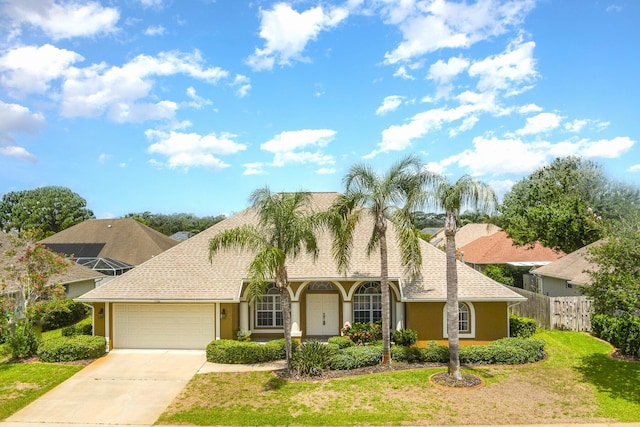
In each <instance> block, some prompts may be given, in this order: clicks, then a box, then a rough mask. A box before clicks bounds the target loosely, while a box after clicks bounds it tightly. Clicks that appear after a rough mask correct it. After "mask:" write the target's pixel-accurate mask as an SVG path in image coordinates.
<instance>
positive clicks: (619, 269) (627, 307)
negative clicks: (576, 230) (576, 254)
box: [584, 210, 640, 317]
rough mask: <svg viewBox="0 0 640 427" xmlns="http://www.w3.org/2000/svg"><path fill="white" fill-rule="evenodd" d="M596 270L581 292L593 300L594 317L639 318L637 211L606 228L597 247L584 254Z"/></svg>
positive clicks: (639, 215) (639, 213)
mask: <svg viewBox="0 0 640 427" xmlns="http://www.w3.org/2000/svg"><path fill="white" fill-rule="evenodd" d="M587 259H588V260H589V261H590V262H591V263H593V264H595V265H596V266H597V268H594V269H593V270H591V271H589V272H588V273H589V275H590V276H591V280H592V283H591V285H590V286H585V287H584V293H585V294H586V295H587V296H589V297H590V298H591V299H592V300H593V311H594V313H595V314H605V315H608V316H620V315H625V314H626V315H633V316H636V317H640V211H638V210H636V211H635V212H634V213H632V214H631V215H630V216H629V217H628V218H625V219H623V220H622V221H620V222H619V223H618V224H617V225H616V226H615V227H610V228H609V229H608V237H607V238H606V239H605V240H604V241H603V243H602V244H601V245H597V246H593V247H591V248H589V250H588V251H587Z"/></svg>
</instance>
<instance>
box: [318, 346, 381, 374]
mask: <svg viewBox="0 0 640 427" xmlns="http://www.w3.org/2000/svg"><path fill="white" fill-rule="evenodd" d="M381 360H382V347H380V346H353V347H347V348H344V349H342V350H340V351H339V352H338V353H336V354H335V355H334V356H333V358H332V359H331V369H335V370H347V369H356V368H362V367H365V366H373V365H377V364H378V363H380V361H381Z"/></svg>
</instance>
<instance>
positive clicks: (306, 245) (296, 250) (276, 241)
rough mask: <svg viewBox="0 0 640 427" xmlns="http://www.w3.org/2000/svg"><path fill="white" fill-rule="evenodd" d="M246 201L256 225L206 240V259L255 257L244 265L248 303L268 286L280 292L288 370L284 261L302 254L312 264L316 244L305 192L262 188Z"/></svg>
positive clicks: (288, 312) (288, 321) (288, 318)
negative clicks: (233, 254) (236, 252)
mask: <svg viewBox="0 0 640 427" xmlns="http://www.w3.org/2000/svg"><path fill="white" fill-rule="evenodd" d="M249 201H250V202H251V206H252V208H253V210H254V211H255V213H256V215H257V217H258V223H257V224H255V225H254V224H246V225H243V226H240V227H236V228H232V229H229V230H225V231H223V232H221V233H220V234H218V235H216V236H215V237H213V238H212V239H211V240H210V241H209V260H211V259H212V258H213V257H214V256H215V254H216V253H217V252H218V251H221V250H225V249H240V250H249V251H252V252H254V253H255V257H254V258H253V260H252V261H251V263H250V264H249V266H248V279H249V284H248V295H249V299H250V301H255V300H256V299H259V298H261V297H262V296H263V295H264V293H265V291H266V288H267V286H268V285H269V283H274V282H275V286H276V287H277V289H278V290H279V292H280V303H281V307H282V317H283V327H284V337H285V343H286V358H287V368H288V369H291V356H292V355H291V307H290V298H289V278H288V276H287V261H289V260H293V259H295V258H296V257H298V256H299V255H300V254H301V253H303V251H304V252H306V253H307V254H310V255H311V256H312V257H313V260H314V261H315V260H316V259H317V257H318V243H317V239H316V236H315V224H316V223H315V221H314V215H313V211H312V210H311V208H310V204H311V194H310V193H307V192H297V193H276V194H272V193H271V191H270V190H269V188H267V187H265V188H262V189H258V190H256V191H254V192H253V193H252V194H251V196H250V198H249Z"/></svg>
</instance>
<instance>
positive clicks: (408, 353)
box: [391, 341, 449, 363]
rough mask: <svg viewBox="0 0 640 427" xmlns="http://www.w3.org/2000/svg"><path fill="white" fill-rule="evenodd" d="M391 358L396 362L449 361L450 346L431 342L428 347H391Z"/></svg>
mask: <svg viewBox="0 0 640 427" xmlns="http://www.w3.org/2000/svg"><path fill="white" fill-rule="evenodd" d="M391 358H392V359H393V360H394V361H396V362H406V363H425V362H432V363H446V362H448V361H449V348H448V347H447V346H444V345H437V344H436V343H435V342H434V341H431V342H429V344H428V345H427V347H425V348H418V347H401V346H394V347H391Z"/></svg>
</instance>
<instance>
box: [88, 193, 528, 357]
mask: <svg viewBox="0 0 640 427" xmlns="http://www.w3.org/2000/svg"><path fill="white" fill-rule="evenodd" d="M336 195H337V193H313V202H314V205H315V206H314V207H315V209H318V210H323V209H326V208H328V207H329V205H330V204H331V202H332V201H333V200H334V198H335V197H336ZM255 222H256V216H255V213H254V212H253V211H252V210H251V209H247V210H244V211H242V212H240V213H237V214H235V215H233V216H231V217H229V218H227V219H225V220H224V221H222V222H219V223H217V224H215V225H214V226H212V227H211V228H209V229H207V230H205V231H203V232H201V233H200V234H198V235H196V236H194V237H192V238H190V239H189V240H186V241H184V242H182V243H180V244H179V245H177V246H175V247H173V248H171V249H169V250H167V251H165V252H163V253H161V254H159V255H158V256H156V257H154V258H153V259H151V260H149V261H147V262H145V263H144V264H142V265H140V266H138V267H136V268H135V269H133V270H131V271H129V272H127V273H125V274H124V275H122V276H119V277H117V278H115V279H113V280H112V281H110V282H109V283H107V284H105V285H104V286H101V287H99V288H96V289H94V290H92V291H90V292H88V293H86V294H84V295H82V296H81V297H79V298H78V300H79V301H82V302H85V303H89V304H91V305H93V307H94V310H93V312H94V322H95V323H94V325H95V333H96V334H99V335H104V336H105V337H107V339H108V342H109V346H110V347H111V348H183V349H203V348H205V347H206V345H207V344H208V343H209V342H211V341H212V340H216V339H232V338H234V333H235V331H237V330H242V331H251V332H252V335H251V337H252V339H270V338H275V337H282V336H283V329H282V311H281V307H280V297H279V295H278V293H277V292H275V290H269V291H268V292H267V294H266V295H265V296H264V298H263V299H261V300H260V301H256V302H251V301H249V299H248V297H247V266H248V264H249V263H250V261H251V260H252V259H253V254H252V253H249V252H242V251H228V252H221V253H219V254H217V255H216V256H215V257H214V258H213V259H212V260H211V261H210V260H209V251H208V247H209V240H210V239H211V238H212V237H213V236H215V235H216V234H217V233H220V232H221V231H223V230H226V229H230V228H234V227H238V226H240V225H243V224H247V223H255ZM372 226H373V225H372V223H370V222H363V223H362V224H360V225H359V226H358V228H357V230H356V233H355V240H354V247H353V258H352V268H351V270H350V271H348V272H347V274H346V275H343V274H340V273H339V272H338V271H337V269H336V265H335V263H334V261H333V259H332V258H331V240H330V237H329V234H328V233H321V234H320V235H319V236H318V237H319V246H320V255H319V258H318V259H317V261H316V262H315V263H314V262H313V261H312V259H311V258H310V257H308V256H306V255H305V256H301V257H300V258H298V259H296V260H295V261H291V262H290V263H289V264H288V266H287V271H288V275H289V280H290V282H291V287H290V291H289V292H290V297H291V313H292V331H291V332H292V336H293V337H295V338H299V339H305V338H311V337H327V336H333V335H339V334H340V328H341V327H342V326H343V325H344V324H345V322H356V321H358V322H373V321H376V320H378V319H380V318H381V313H382V306H381V294H380V286H379V280H380V277H379V276H380V260H379V255H374V256H372V257H370V258H369V257H367V256H366V249H365V248H366V245H367V242H368V239H369V236H370V235H371V230H372ZM388 243H389V254H388V259H389V277H390V281H391V307H390V308H391V313H392V314H391V316H392V327H393V328H394V329H400V328H412V329H415V330H417V331H418V339H419V340H420V341H421V342H423V343H424V342H426V341H429V340H442V339H445V338H446V336H447V331H446V328H445V325H446V321H445V315H446V307H445V306H446V279H445V253H444V252H443V251H442V250H440V249H437V248H435V247H433V246H432V245H430V244H428V243H426V242H421V243H422V244H421V249H422V257H423V264H422V271H421V276H420V277H419V278H417V279H416V280H413V281H411V280H409V279H408V278H407V276H406V275H405V274H404V269H403V267H402V265H401V262H400V254H399V248H398V245H397V242H396V239H395V235H394V232H393V228H392V227H389V237H388ZM457 269H458V280H459V299H460V303H461V312H460V313H461V314H460V323H459V324H460V337H461V339H462V340H466V341H472V342H486V341H491V340H495V339H498V338H502V337H506V336H508V335H509V322H508V315H509V307H510V306H512V305H514V304H518V303H519V302H521V301H523V300H524V298H523V297H521V296H520V295H518V294H516V293H514V292H512V291H511V290H509V289H507V288H505V287H504V286H502V285H500V284H499V283H496V282H494V281H493V280H491V279H489V278H487V277H486V276H484V275H482V274H481V273H479V272H477V271H475V270H473V269H472V268H470V267H468V266H465V265H464V264H463V263H460V262H458V263H457Z"/></svg>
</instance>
